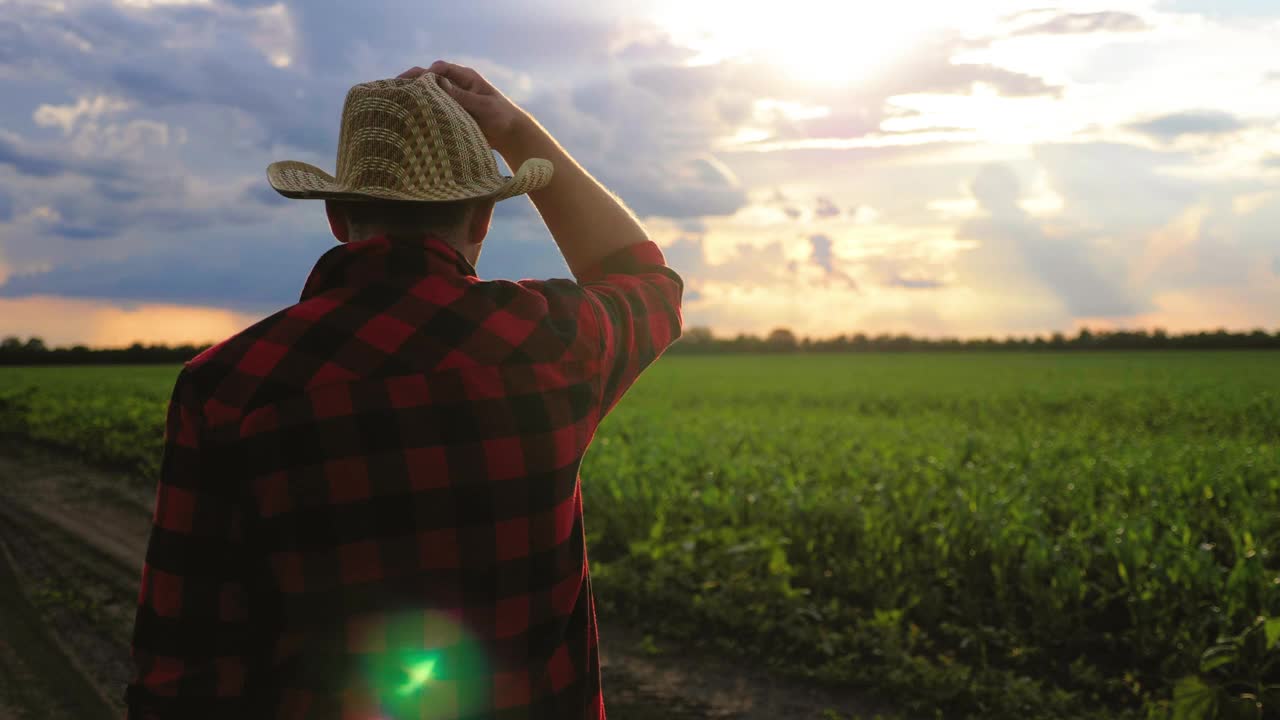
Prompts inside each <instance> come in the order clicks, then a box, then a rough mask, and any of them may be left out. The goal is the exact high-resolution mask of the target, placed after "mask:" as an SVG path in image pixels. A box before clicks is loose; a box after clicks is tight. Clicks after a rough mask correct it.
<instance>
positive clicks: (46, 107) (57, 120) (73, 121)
mask: <svg viewBox="0 0 1280 720" xmlns="http://www.w3.org/2000/svg"><path fill="white" fill-rule="evenodd" d="M128 109H129V103H127V102H125V101H124V100H120V99H119V98H113V97H110V96H108V95H96V96H93V97H88V96H81V97H80V98H79V99H78V100H77V101H76V103H75V104H74V105H50V104H47V103H46V104H41V105H40V106H39V107H37V108H36V111H35V114H34V115H33V116H32V119H33V120H35V123H36V125H39V126H42V127H48V126H54V127H60V128H62V134H63V135H70V134H71V131H72V130H73V129H74V128H75V126H76V125H77V123H79V122H80V121H81V120H82V119H94V118H98V117H101V116H103V115H107V114H110V113H118V112H124V111H125V110H128Z"/></svg>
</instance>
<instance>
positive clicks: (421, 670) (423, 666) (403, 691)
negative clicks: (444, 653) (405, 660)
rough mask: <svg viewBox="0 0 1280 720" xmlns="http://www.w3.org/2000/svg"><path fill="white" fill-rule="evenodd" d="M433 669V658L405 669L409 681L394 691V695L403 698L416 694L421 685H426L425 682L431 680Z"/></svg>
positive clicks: (434, 660)
mask: <svg viewBox="0 0 1280 720" xmlns="http://www.w3.org/2000/svg"><path fill="white" fill-rule="evenodd" d="M435 667H436V659H435V658H427V659H426V660H422V661H420V662H417V663H414V664H412V665H409V666H408V667H406V668H405V674H407V675H408V676H409V679H408V680H407V681H406V682H405V684H403V685H401V686H400V687H399V689H397V690H396V694H397V695H400V696H401V697H404V696H405V695H411V694H413V693H415V692H417V691H418V690H419V689H420V688H421V687H422V686H423V685H426V684H427V681H429V680H431V673H432V671H433V670H435Z"/></svg>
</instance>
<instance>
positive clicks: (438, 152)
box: [125, 62, 682, 719]
mask: <svg viewBox="0 0 1280 720" xmlns="http://www.w3.org/2000/svg"><path fill="white" fill-rule="evenodd" d="M486 143H487V144H486ZM490 146H492V148H493V149H494V150H497V151H498V152H499V153H501V155H502V156H503V158H504V159H505V160H506V162H507V163H508V164H509V165H510V166H511V167H512V168H518V170H517V172H516V174H515V176H514V177H511V178H507V177H503V176H500V175H498V171H497V164H496V162H495V160H494V157H493V154H492V150H491V149H490ZM552 168H554V173H553V172H552ZM268 177H269V179H270V180H271V183H272V185H273V187H275V188H276V190H278V191H279V192H281V193H282V194H284V195H286V196H288V197H294V198H317V199H325V201H326V209H327V211H328V216H329V222H330V226H331V228H332V229H333V232H334V234H335V236H337V238H338V239H339V240H340V241H341V242H342V243H343V244H342V245H339V246H337V247H335V248H333V249H331V250H329V251H328V252H327V253H325V255H324V256H323V257H321V258H320V260H319V262H318V263H317V264H316V267H315V269H314V270H313V271H312V272H311V275H310V277H309V278H308V279H307V282H306V285H305V287H304V289H303V291H302V297H301V300H300V302H298V303H297V304H295V305H293V306H291V307H289V308H286V309H284V310H281V311H280V312H278V313H276V314H274V315H272V316H270V317H268V318H266V319H265V320H263V321H261V322H259V323H257V324H256V325H254V326H252V327H250V328H248V329H247V330H245V331H243V332H241V333H240V334H238V335H236V336H234V337H232V338H230V339H228V340H226V341H224V342H223V343H221V344H219V345H217V346H215V347H213V348H211V349H210V350H208V351H207V352H205V353H203V354H201V355H200V356H199V357H197V358H195V359H193V360H192V361H191V362H189V363H187V364H186V366H185V367H184V368H183V370H182V373H181V374H180V375H179V377H178V380H177V383H176V386H175V388H174V391H173V399H172V401H171V402H170V406H169V414H168V421H167V427H166V433H165V436H166V440H165V453H164V459H163V463H162V471H161V478H160V483H159V486H158V490H157V497H156V508H155V514H154V522H153V529H152V534H151V539H150V545H149V547H148V550H147V559H146V564H145V566H144V568H143V573H142V583H141V590H140V593H139V607H138V611H137V619H136V625H135V629H134V636H133V658H134V663H135V666H136V668H135V675H134V677H133V680H132V682H130V683H129V686H128V688H127V689H126V693H125V697H126V701H127V703H128V706H129V717H130V718H138V719H141V718H195V717H218V718H247V717H251V718H259V717H261V718H344V719H346V718H360V719H363V718H370V719H372V718H399V717H413V718H420V717H429V718H603V717H604V704H603V699H602V695H601V688H600V669H599V658H598V656H597V632H596V622H595V605H594V598H593V595H592V591H591V581H590V575H589V573H588V569H587V554H586V547H585V541H584V535H583V525H582V495H581V488H580V483H579V479H578V474H577V472H578V467H579V463H580V462H581V460H582V457H583V453H584V452H585V451H586V448H587V446H588V444H589V443H590V441H591V437H592V434H593V432H594V431H595V428H596V425H597V424H598V423H599V422H600V420H601V418H602V417H603V416H604V415H605V413H607V412H608V411H609V409H610V408H612V407H613V405H614V404H615V403H617V401H618V399H619V398H620V397H621V395H622V394H623V392H625V391H626V389H627V387H628V386H629V385H630V384H631V383H632V381H633V380H635V378H636V376H637V375H638V374H639V373H640V372H641V370H642V369H644V367H645V366H647V365H648V364H649V363H650V362H652V361H653V360H654V359H655V358H656V357H657V356H658V355H659V354H660V353H661V352H662V351H663V349H665V348H666V346H667V345H669V344H670V343H671V342H672V341H673V340H674V339H675V338H676V337H677V336H678V335H679V333H680V297H681V289H682V286H681V281H680V278H679V277H678V276H677V275H676V274H675V273H674V272H672V271H671V270H670V269H668V268H667V267H666V265H665V263H664V262H663V257H662V253H661V252H660V251H659V250H658V247H657V246H656V245H654V244H653V243H652V242H650V241H649V240H648V238H647V236H646V234H645V231H644V229H643V228H642V227H641V226H640V224H639V223H638V222H637V221H636V219H635V218H634V217H633V216H632V215H631V214H630V213H629V212H628V211H627V209H626V208H625V207H623V205H622V204H620V203H619V202H618V200H617V199H616V198H614V197H613V196H612V195H611V194H610V193H609V192H608V191H607V190H605V188H604V187H602V186H601V185H600V184H599V183H597V182H596V181H595V180H594V179H592V178H591V176H590V175H588V174H587V172H586V171H585V170H583V169H582V168H581V167H579V166H578V165H577V164H576V163H575V162H574V161H573V159H572V158H570V157H569V155H568V153H566V152H565V151H564V150H563V149H562V148H561V147H560V146H559V145H558V144H557V143H556V141H555V140H554V139H552V137H551V136H550V135H549V134H547V132H546V131H545V130H543V129H542V127H541V126H539V124H538V123H537V122H536V121H535V120H534V119H533V118H532V117H531V116H529V115H528V114H527V113H526V112H524V111H523V110H521V109H520V108H519V107H517V106H516V105H515V104H514V103H512V102H511V101H510V100H509V99H507V98H506V97H504V96H503V95H502V94H501V93H500V92H499V91H497V90H496V89H494V88H493V86H492V85H490V84H489V83H488V82H486V81H485V80H484V78H482V77H481V76H480V75H479V74H477V73H476V72H475V71H474V70H471V69H469V68H465V67H461V66H458V65H453V64H450V63H446V62H437V63H435V64H433V65H432V66H431V67H430V68H428V69H427V70H423V69H422V68H414V69H412V70H410V71H408V72H406V73H404V74H403V75H401V76H400V77H399V78H396V79H393V80H384V81H377V82H374V83H366V84H363V85H357V86H355V87H354V88H352V90H351V93H350V94H349V95H348V97H347V102H346V106H345V107H344V110H343V121H342V131H341V134H340V137H339V149H338V171H337V176H336V177H334V176H330V175H328V174H327V173H324V172H323V171H321V170H319V169H318V168H314V167H312V166H309V165H306V164H304V163H297V162H282V163H274V164H273V165H272V166H271V168H269V170H268ZM525 192H527V193H528V195H529V197H530V199H531V200H532V201H533V203H534V205H535V206H536V208H537V210H538V212H539V213H540V214H541V216H542V218H543V220H544V221H545V222H546V224H547V228H548V229H549V230H550V232H551V235H552V236H553V237H554V238H555V241H556V243H557V245H558V246H559V248H560V251H561V252H562V253H563V255H564V258H565V260H566V261H567V263H568V265H569V268H570V270H571V271H572V272H573V273H574V275H575V276H576V278H577V282H576V283H575V282H571V281H568V280H551V281H546V282H536V281H522V282H519V283H512V282H482V281H480V280H479V279H477V278H476V276H475V270H474V266H475V263H476V261H477V259H478V258H479V255H480V248H481V244H482V241H483V240H484V238H485V234H486V232H487V230H488V228H489V222H490V218H491V215H492V212H493V206H494V202H495V201H496V200H498V199H502V198H506V197H511V196H514V195H518V194H521V193H525Z"/></svg>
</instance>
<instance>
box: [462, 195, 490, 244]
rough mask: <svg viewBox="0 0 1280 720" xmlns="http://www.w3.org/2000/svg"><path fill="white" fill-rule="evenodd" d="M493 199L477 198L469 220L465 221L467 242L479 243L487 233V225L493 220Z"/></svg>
mask: <svg viewBox="0 0 1280 720" xmlns="http://www.w3.org/2000/svg"><path fill="white" fill-rule="evenodd" d="M493 205H494V201H493V200H477V201H476V204H475V207H474V208H473V209H472V211H471V220H470V221H468V223H467V244H469V245H479V244H480V243H482V242H484V238H485V236H486V235H488V234H489V225H490V223H492V222H493Z"/></svg>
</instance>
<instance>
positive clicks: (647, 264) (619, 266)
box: [578, 240, 667, 283]
mask: <svg viewBox="0 0 1280 720" xmlns="http://www.w3.org/2000/svg"><path fill="white" fill-rule="evenodd" d="M666 266H667V259H666V258H665V257H663V255H662V250H661V249H660V248H659V247H658V246H657V244H656V243H654V242H653V241H651V240H646V241H644V242H638V243H636V244H634V245H628V246H626V247H624V248H622V249H621V250H615V251H614V252H613V253H611V254H609V255H606V256H605V258H604V259H603V260H601V261H600V262H598V263H596V264H595V265H592V266H591V267H589V268H587V269H586V270H584V271H582V272H581V273H578V282H584V283H586V282H595V281H598V280H603V279H604V278H605V277H607V276H609V275H638V274H640V273H644V272H651V271H652V270H653V268H654V267H666Z"/></svg>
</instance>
